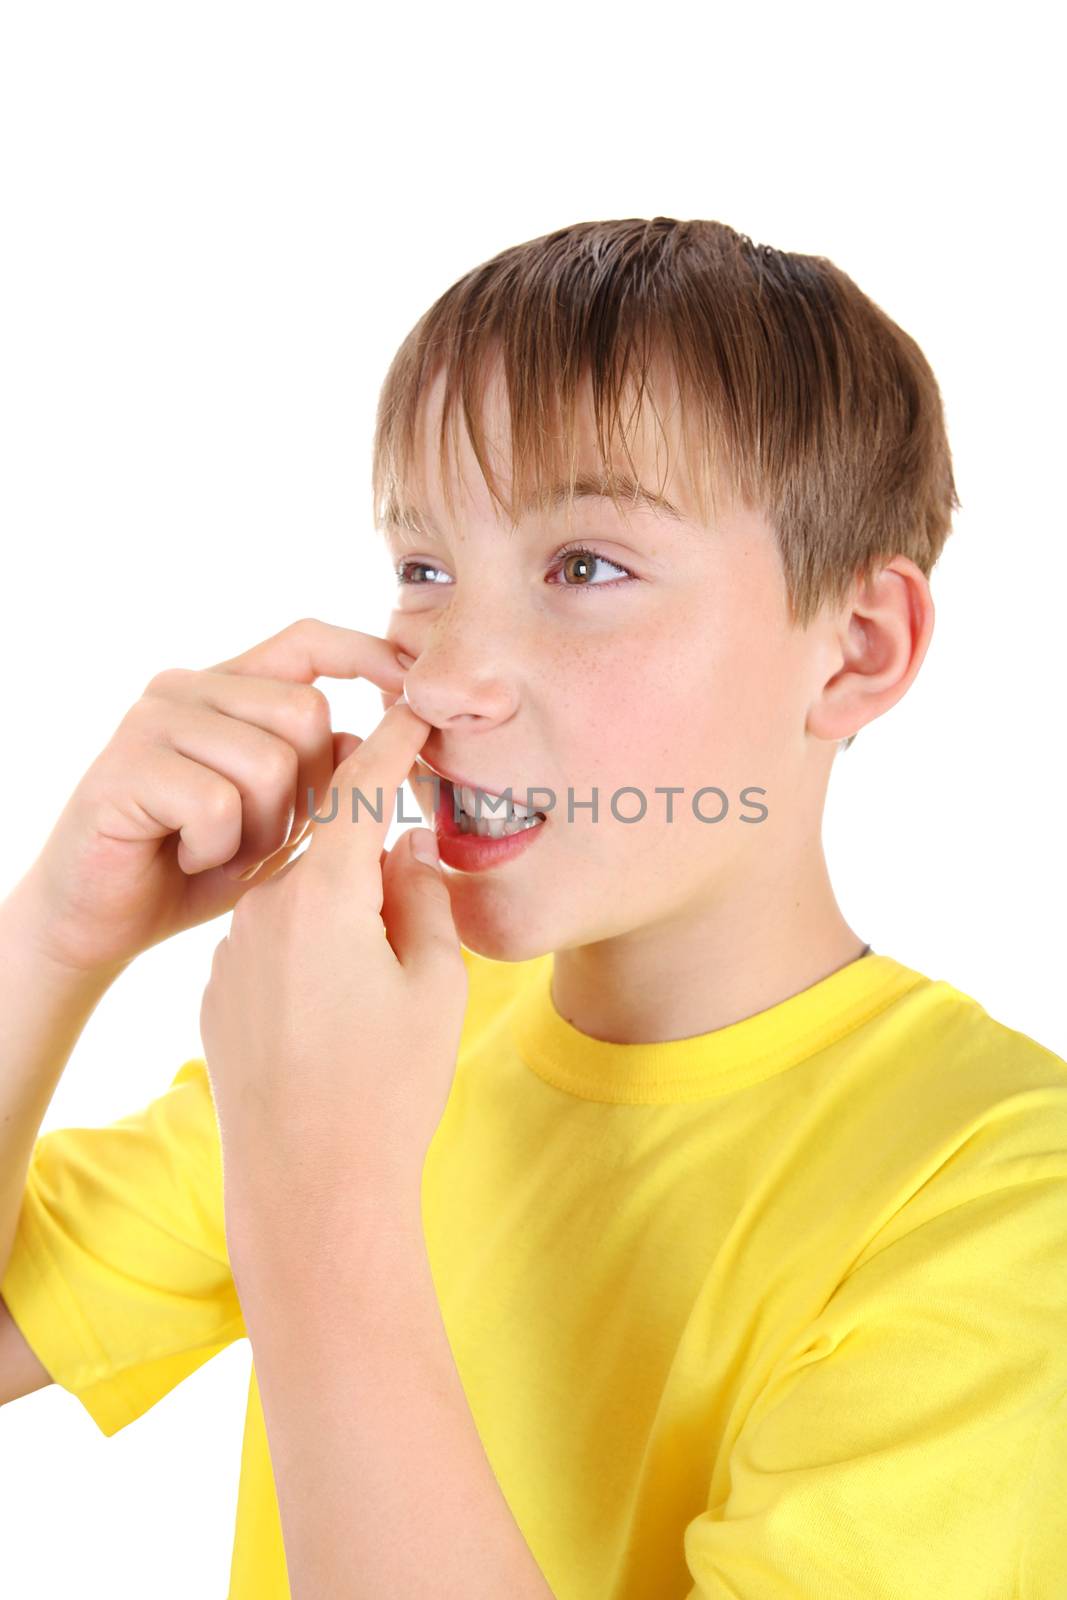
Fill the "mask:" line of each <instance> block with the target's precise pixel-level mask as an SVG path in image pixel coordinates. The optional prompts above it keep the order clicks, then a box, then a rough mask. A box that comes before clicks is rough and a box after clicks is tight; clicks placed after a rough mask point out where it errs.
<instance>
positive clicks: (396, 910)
mask: <svg viewBox="0 0 1067 1600" xmlns="http://www.w3.org/2000/svg"><path fill="white" fill-rule="evenodd" d="M416 844H418V845H420V847H421V846H423V845H427V846H428V847H429V851H430V854H431V855H432V860H431V861H423V860H420V859H419V857H418V856H417V855H416V854H415V846H416ZM382 921H383V922H384V923H385V931H386V934H387V936H388V939H389V943H390V944H391V945H392V947H393V951H394V953H395V955H396V958H397V960H398V961H399V962H400V964H401V965H402V966H405V967H418V966H420V965H422V966H428V965H430V964H432V963H435V962H436V963H444V964H447V963H448V962H450V961H454V962H455V963H456V964H457V966H458V965H461V964H462V961H463V958H462V956H461V955H460V941H459V934H458V933H457V932H456V924H455V922H454V920H453V917H452V897H451V895H450V894H449V892H448V884H447V883H446V882H445V879H444V875H443V873H442V871H441V867H440V864H439V862H438V860H437V840H436V839H435V837H434V835H433V833H432V832H431V830H430V829H429V828H409V829H408V830H407V832H406V833H405V834H404V836H403V837H402V838H400V839H398V840H397V843H396V844H395V845H394V846H393V848H392V850H390V851H389V852H388V853H387V855H386V858H385V862H384V864H383V867H382ZM465 971H466V968H465V967H464V972H465Z"/></svg>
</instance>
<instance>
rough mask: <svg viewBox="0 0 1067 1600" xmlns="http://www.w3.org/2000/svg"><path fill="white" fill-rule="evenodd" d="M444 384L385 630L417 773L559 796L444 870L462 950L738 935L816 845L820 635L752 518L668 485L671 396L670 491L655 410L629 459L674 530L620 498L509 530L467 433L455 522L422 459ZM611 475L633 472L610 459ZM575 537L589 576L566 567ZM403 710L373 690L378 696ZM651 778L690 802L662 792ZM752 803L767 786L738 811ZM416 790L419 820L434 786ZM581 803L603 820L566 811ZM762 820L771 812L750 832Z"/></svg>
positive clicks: (503, 419) (824, 770)
mask: <svg viewBox="0 0 1067 1600" xmlns="http://www.w3.org/2000/svg"><path fill="white" fill-rule="evenodd" d="M498 370H499V369H498ZM499 381H500V380H499V377H497V378H496V380H495V381H494V384H493V385H492V386H491V387H490V389H489V392H488V396H487V407H488V431H489V443H490V449H491V452H492V455H491V459H492V462H493V465H494V467H495V468H496V470H497V471H498V473H499V475H500V478H501V480H502V485H503V488H504V490H505V492H506V491H507V489H508V488H509V482H508V475H507V471H506V464H507V456H506V440H507V413H506V410H505V409H503V403H504V396H503V393H502V391H501V389H500V388H499V386H498V385H499ZM442 392H443V379H442V378H440V377H439V378H438V380H437V382H436V383H435V384H434V385H433V386H432V387H431V389H430V391H429V392H428V396H427V402H426V404H425V405H424V406H423V407H422V414H421V417H420V427H421V435H420V457H419V460H420V468H421V473H422V481H421V483H416V484H414V485H412V486H411V490H410V498H411V499H412V500H413V501H414V502H415V503H416V504H417V505H418V508H419V510H420V511H421V513H422V514H423V516H424V517H425V518H427V519H428V520H429V522H430V523H432V525H433V528H434V530H435V531H434V533H433V534H432V535H425V536H424V535H421V534H420V535H418V536H414V535H413V536H409V540H408V542H405V543H401V541H400V540H399V539H397V538H395V537H393V536H390V537H389V538H388V550H389V555H390V559H391V560H392V561H393V562H394V564H395V563H400V562H405V563H407V574H406V575H407V577H408V578H409V580H410V581H408V582H407V583H398V586H397V598H396V603H395V608H394V610H393V612H392V614H391V616H390V620H389V626H388V629H387V637H388V638H389V639H390V640H391V641H392V642H393V643H394V644H396V645H397V646H398V647H399V648H401V649H403V650H405V651H407V652H408V654H409V655H411V656H413V657H414V658H415V665H414V666H412V667H411V668H409V669H408V673H407V679H406V685H405V692H406V695H407V698H408V700H409V701H410V703H411V705H412V707H413V709H414V710H415V711H416V712H417V713H418V714H419V715H420V716H421V717H423V718H424V719H425V720H426V721H427V722H429V723H431V724H432V728H431V732H430V733H429V734H428V735H427V739H426V743H425V745H424V746H423V749H422V751H421V758H422V759H420V761H419V763H418V764H417V771H418V773H419V774H420V775H421V776H423V777H425V778H427V779H429V778H430V776H431V771H432V770H438V769H439V770H442V771H444V772H446V773H457V774H459V775H461V776H464V777H470V778H473V779H474V780H475V782H476V783H478V784H480V785H482V786H483V787H485V788H487V789H489V790H491V791H493V792H498V793H499V792H501V791H503V790H504V789H506V788H508V787H509V786H510V788H511V792H512V795H513V797H514V799H516V800H518V801H525V798H526V790H527V789H528V788H534V789H542V788H547V789H550V790H552V791H553V793H554V794H555V797H556V807H555V810H553V811H550V812H549V813H548V820H547V822H545V823H544V824H542V825H541V826H540V827H539V828H538V829H537V834H538V837H536V838H534V839H533V840H532V841H531V842H530V843H529V844H528V846H527V848H525V849H523V850H521V851H519V852H517V853H516V854H515V855H514V856H513V857H511V858H509V859H504V860H502V861H501V862H499V863H497V864H494V865H493V866H491V867H489V868H487V869H483V870H480V871H476V872H457V871H454V870H451V869H447V868H446V871H445V877H446V879H447V881H448V884H449V889H450V892H451V897H452V907H453V913H454V916H455V921H456V927H457V931H458V933H459V936H460V939H461V940H462V942H463V943H464V944H465V945H466V946H468V948H470V949H473V950H475V951H477V952H478V953H480V954H483V955H486V956H489V957H492V958H494V959H498V960H508V961H518V960H525V959H528V958H529V957H532V956H537V955H541V954H544V953H545V952H547V951H550V950H551V951H556V950H562V949H567V948H574V947H578V946H583V945H589V944H594V943H598V942H600V941H604V940H613V939H618V938H625V937H626V936H628V935H629V936H636V937H637V938H639V939H646V938H649V937H656V936H657V935H661V936H664V937H666V938H668V939H669V940H670V941H671V942H672V944H673V945H674V947H675V948H676V949H677V941H678V940H679V939H683V940H684V939H685V938H686V937H687V936H690V937H692V938H694V939H700V938H702V936H703V935H705V934H706V933H707V931H708V919H709V918H713V919H714V921H715V925H716V929H717V932H718V933H719V934H720V935H721V936H722V937H724V938H729V937H730V936H731V933H730V930H731V928H733V930H734V932H735V933H736V936H737V937H738V938H744V937H745V936H746V934H747V932H748V931H749V929H750V928H751V926H752V922H753V919H754V918H755V919H756V920H757V921H759V920H762V921H763V922H764V924H765V923H766V920H767V918H768V917H771V918H772V919H773V917H774V915H775V913H776V910H777V907H778V903H779V900H780V898H781V887H782V885H783V883H784V882H786V881H789V882H795V881H796V878H797V871H796V863H797V855H798V852H803V850H804V849H805V847H806V845H807V844H808V842H810V841H811V840H812V839H814V840H815V841H816V843H817V841H818V828H819V818H820V816H821V807H822V800H823V796H824V792H825V784H826V779H827V776H828V773H829V768H830V765H831V763H832V760H833V754H834V749H835V746H834V745H833V744H831V743H830V742H829V741H827V740H825V739H817V738H814V737H812V735H811V734H810V733H808V732H806V728H805V723H806V711H807V708H808V706H809V705H810V704H811V703H812V701H813V700H814V699H815V698H817V696H818V693H819V690H820V688H821V687H822V685H823V683H824V682H825V681H826V678H827V677H828V676H829V675H830V673H831V672H832V670H833V664H832V659H831V650H830V646H831V643H832V641H831V636H830V635H829V634H828V633H827V632H826V631H825V630H822V631H819V630H813V629H808V630H803V631H800V630H794V629H793V628H792V627H791V626H790V623H789V618H788V611H787V602H786V591H785V583H784V578H783V574H782V570H781V565H780V560H779V556H778V553H777V549H776V546H775V543H774V538H773V535H772V532H771V529H770V527H769V526H768V524H767V523H766V522H765V521H764V519H763V518H762V517H761V516H760V515H758V514H756V513H753V512H750V511H746V510H742V509H737V508H724V509H722V510H721V511H720V514H719V517H718V520H717V521H716V522H715V524H714V525H713V526H704V525H702V524H701V523H700V522H699V521H698V520H697V518H698V512H697V510H696V508H695V506H694V505H693V503H692V500H691V498H688V497H687V495H686V490H685V488H684V486H683V483H682V481H681V479H680V477H679V441H678V435H677V433H676V430H675V428H674V426H673V414H668V413H669V411H670V409H671V407H672V406H673V405H674V404H675V403H676V402H675V393H674V391H673V389H672V390H670V391H668V392H667V393H665V392H664V389H663V388H662V387H661V388H658V389H657V390H656V392H655V398H656V405H657V408H658V410H659V412H660V416H661V419H662V422H663V427H664V430H665V432H666V434H667V436H668V438H669V440H670V468H671V471H670V475H669V476H668V477H667V479H666V481H665V482H663V483H662V484H661V477H662V472H663V460H664V457H663V442H662V439H661V438H659V435H658V430H657V428H656V423H655V418H654V416H651V415H650V414H649V413H648V411H647V410H646V411H645V412H644V414H643V418H642V424H641V431H640V433H639V436H638V439H637V442H636V443H635V445H634V446H633V457H634V463H635V466H636V468H637V477H638V481H639V483H640V484H641V485H643V486H644V487H645V488H648V489H651V490H659V489H661V490H662V492H663V493H664V494H665V495H666V497H667V498H668V500H670V501H671V502H672V503H673V504H674V506H675V507H676V508H677V509H678V510H679V511H680V512H681V513H682V516H683V520H681V521H676V520H674V519H672V518H671V517H670V516H668V515H666V514H664V513H662V512H660V511H658V510H656V509H652V508H648V507H644V506H641V505H632V504H631V503H630V502H629V501H628V500H626V499H625V497H623V499H624V504H623V507H622V510H621V511H616V510H615V508H614V507H613V505H612V503H611V500H610V498H603V499H599V498H588V499H581V500H578V501H577V502H576V504H575V507H574V511H573V520H572V521H571V522H568V521H567V517H566V509H565V508H563V507H561V509H560V510H559V511H558V512H555V513H551V514H546V515H543V516H538V515H537V514H536V513H533V512H531V513H528V514H527V515H526V516H525V517H524V518H523V520H522V521H521V523H520V524H519V527H518V529H517V531H516V532H515V533H511V532H509V531H508V524H507V520H506V518H505V517H503V516H501V517H500V519H499V520H498V516H497V512H496V508H495V507H494V505H493V503H492V501H491V498H490V496H489V491H488V489H487V487H486V485H485V482H484V479H483V478H482V475H481V472H480V470H479V468H478V465H477V462H476V459H475V457H474V454H473V451H472V450H471V448H470V443H469V440H468V438H467V435H466V430H465V428H464V427H463V426H462V419H461V420H460V428H459V441H460V450H461V457H460V468H461V472H462V478H463V482H462V484H459V485H458V486H457V488H456V501H455V504H456V507H457V510H456V521H455V522H452V521H450V520H449V518H448V511H447V506H446V503H445V501H444V498H443V495H442V492H441V480H440V477H439V475H438V461H437V437H438V428H439V421H440V405H441V397H442ZM624 414H625V413H624ZM582 429H583V432H582V435H581V438H580V446H581V448H580V453H579V457H578V467H579V469H587V470H589V471H594V470H595V469H596V464H597V456H596V451H595V449H594V445H593V432H592V413H591V409H590V408H588V406H587V407H586V409H585V410H584V411H583V413H582ZM657 442H658V443H659V454H658V456H657ZM450 465H451V463H450ZM615 465H616V470H617V471H619V472H622V471H624V470H627V463H626V460H625V457H624V456H621V455H617V456H616V460H615ZM571 543H580V544H582V545H584V546H587V547H588V548H589V550H590V551H592V552H595V554H596V555H597V556H598V557H599V558H600V560H599V561H598V562H595V563H593V564H592V565H591V566H590V565H588V564H587V565H586V566H585V567H583V566H582V565H581V563H580V561H576V560H575V559H574V558H573V557H569V558H566V559H563V560H561V559H559V552H560V551H561V550H562V549H563V547H564V546H566V545H568V544H571ZM611 563H621V566H622V567H623V568H626V569H629V571H630V572H632V573H633V575H634V576H633V577H632V578H631V577H627V576H625V574H624V573H623V572H622V571H620V570H618V569H617V567H616V566H615V565H612V564H611ZM426 567H429V568H432V571H430V572H426V571H425V570H423V569H424V568H426ZM395 698H396V697H395V696H392V695H388V694H383V696H382V700H383V704H384V705H385V706H388V705H389V704H391V703H392V701H393V699H395ZM427 763H428V765H427ZM665 786H674V787H675V788H677V789H679V790H680V791H681V792H680V793H676V794H674V795H673V796H670V797H668V796H667V795H665V794H663V793H657V792H656V791H657V789H660V790H662V789H663V788H664V787H665ZM710 786H714V788H715V789H717V790H721V791H723V794H724V795H725V797H726V801H727V802H728V806H729V808H728V810H727V811H726V814H725V815H724V816H723V817H722V820H721V821H715V820H714V819H715V818H717V817H719V816H720V814H721V813H722V811H723V809H724V805H725V802H724V800H723V797H722V795H720V794H718V793H716V792H714V791H712V792H707V793H705V794H703V795H701V796H699V797H698V798H696V807H697V809H698V810H699V812H700V813H701V814H702V815H703V816H704V817H706V818H708V819H711V820H708V821H701V820H699V818H698V817H697V816H696V815H694V809H693V806H694V797H696V796H697V791H699V790H702V789H704V790H708V789H709V788H710ZM746 787H752V788H756V789H759V790H761V791H765V792H761V793H756V794H752V795H750V796H749V797H748V799H747V800H746V799H745V798H744V797H743V795H742V791H743V790H744V789H746ZM568 790H572V791H573V799H574V802H575V811H574V820H573V821H568V820H567V817H568ZM618 790H625V791H627V792H626V793H623V794H621V795H619V796H618V798H617V801H616V808H617V810H618V811H619V813H620V815H621V816H622V817H625V818H633V817H635V816H639V815H640V813H641V811H642V804H641V800H642V798H643V800H644V803H645V804H644V814H643V816H640V820H638V821H630V822H626V821H619V820H618V818H617V817H616V816H615V815H614V814H613V811H612V804H611V800H612V796H613V795H615V794H616V791H618ZM633 790H637V791H639V793H638V794H635V793H633V792H632V791H633ZM412 792H413V794H414V795H415V798H416V801H417V803H418V805H419V807H420V809H421V811H422V812H423V815H424V816H425V817H426V818H427V820H428V821H431V823H432V812H433V798H434V785H433V784H432V783H431V782H420V783H418V784H414V785H413V786H412ZM594 792H595V793H596V796H597V801H598V808H597V817H596V820H595V821H594V820H593V814H592V812H591V810H590V809H589V807H588V806H584V807H582V806H580V804H579V803H580V802H582V801H589V800H590V799H592V797H593V794H594ZM537 798H538V797H537V796H535V797H534V804H535V806H536V804H537ZM668 800H670V803H671V805H672V808H673V810H672V815H673V820H672V821H668V820H667V817H668V811H667V807H668ZM762 807H766V808H767V812H768V814H767V816H766V817H765V820H763V821H753V820H749V821H742V820H741V818H742V817H748V818H750V819H752V818H759V817H761V816H763V811H762ZM485 814H486V815H490V816H491V815H494V814H499V813H493V812H488V813H485ZM783 909H784V910H785V911H786V912H788V911H790V910H792V906H788V907H785V908H783ZM761 914H762V917H761ZM694 948H695V947H694Z"/></svg>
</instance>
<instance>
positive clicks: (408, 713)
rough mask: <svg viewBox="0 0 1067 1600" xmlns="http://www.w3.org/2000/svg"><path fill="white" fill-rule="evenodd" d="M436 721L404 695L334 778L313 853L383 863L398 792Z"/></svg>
mask: <svg viewBox="0 0 1067 1600" xmlns="http://www.w3.org/2000/svg"><path fill="white" fill-rule="evenodd" d="M432 726H433V724H432V723H429V722H425V721H424V720H423V719H422V717H419V716H416V714H415V712H414V711H413V710H412V709H411V707H410V706H409V705H408V703H407V701H406V700H397V701H395V702H394V704H393V705H391V706H390V707H389V710H388V711H387V712H386V713H385V715H384V716H383V718H382V720H381V722H379V724H378V726H377V727H376V728H375V729H374V731H373V732H372V733H370V734H368V736H367V738H366V739H364V740H363V742H362V744H360V745H359V746H358V747H357V748H356V749H355V750H353V751H352V753H351V755H348V756H346V757H345V759H344V760H343V761H342V762H341V765H340V766H339V767H338V768H337V771H336V772H335V773H334V775H333V777H332V778H331V779H330V786H329V790H328V801H327V814H326V817H316V818H315V831H314V833H313V835H312V839H311V846H310V848H309V850H308V854H309V855H314V854H315V853H316V852H317V853H318V859H319V860H320V861H321V860H324V859H327V858H330V859H331V860H333V861H335V862H336V861H337V860H339V859H340V857H341V856H342V854H343V855H344V856H345V858H346V859H347V860H348V861H355V862H356V863H357V865H358V864H362V865H364V866H366V867H367V868H368V869H369V868H370V867H372V866H375V863H377V865H378V866H380V864H381V852H382V850H383V849H384V847H385V836H386V834H387V833H388V831H389V823H390V821H391V819H392V808H393V805H394V804H395V801H396V797H397V794H398V792H399V790H400V788H401V786H402V785H403V784H404V782H405V781H406V779H407V777H408V775H409V773H410V772H411V769H412V767H413V766H414V764H415V757H416V755H417V754H418V752H419V751H420V750H421V749H422V747H423V745H424V744H425V743H426V739H427V737H428V735H429V733H430V729H431V728H432ZM357 791H358V793H357ZM335 796H336V799H335ZM361 796H362V798H360V797H361ZM379 815H380V820H379ZM375 870H377V866H376V867H375Z"/></svg>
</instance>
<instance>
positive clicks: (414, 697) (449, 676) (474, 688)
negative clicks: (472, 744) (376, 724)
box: [381, 635, 517, 731]
mask: <svg viewBox="0 0 1067 1600" xmlns="http://www.w3.org/2000/svg"><path fill="white" fill-rule="evenodd" d="M392 642H393V643H394V644H397V643H398V641H397V640H396V639H394V640H393V641H392ZM401 648H403V649H404V650H406V651H407V653H408V654H409V655H412V656H414V657H415V664H414V666H412V667H409V668H408V669H407V672H406V673H405V675H404V688H403V696H402V697H403V698H404V699H405V700H406V701H407V703H408V705H409V706H410V707H411V709H412V711H414V712H415V715H416V716H418V717H421V718H422V720H423V721H424V722H428V723H430V725H431V726H432V727H435V728H441V729H442V730H444V729H447V728H463V729H465V730H468V731H471V730H474V729H477V730H478V731H482V730H488V729H489V728H495V727H497V726H498V725H499V724H502V723H505V722H507V721H508V720H509V719H510V718H511V717H512V716H513V715H514V714H515V709H516V704H517V690H516V685H515V683H514V680H513V679H511V678H509V677H507V676H506V675H505V674H503V673H502V672H500V671H499V670H496V671H494V670H493V666H492V657H494V656H495V657H496V659H497V660H498V661H499V659H500V657H499V651H498V650H496V649H494V648H492V647H490V648H489V649H486V648H485V644H484V642H483V644H478V643H477V642H475V643H474V644H472V645H471V646H470V647H460V646H458V645H457V642H456V641H455V637H454V635H451V636H450V638H449V639H447V640H446V639H445V638H444V637H443V636H439V637H438V638H437V639H431V640H430V641H429V642H428V643H427V644H426V645H425V646H424V647H423V649H422V650H421V651H420V650H418V649H413V648H412V646H411V643H410V642H405V643H404V644H403V645H402V646H401ZM381 696H382V710H383V711H388V709H389V707H390V706H391V705H394V704H395V703H396V701H397V700H399V699H401V695H399V694H395V693H394V692H392V691H391V690H389V691H387V690H384V689H383V690H382V691H381Z"/></svg>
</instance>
